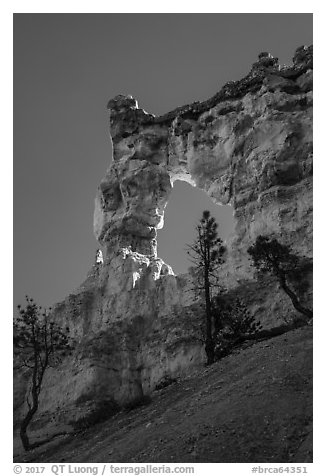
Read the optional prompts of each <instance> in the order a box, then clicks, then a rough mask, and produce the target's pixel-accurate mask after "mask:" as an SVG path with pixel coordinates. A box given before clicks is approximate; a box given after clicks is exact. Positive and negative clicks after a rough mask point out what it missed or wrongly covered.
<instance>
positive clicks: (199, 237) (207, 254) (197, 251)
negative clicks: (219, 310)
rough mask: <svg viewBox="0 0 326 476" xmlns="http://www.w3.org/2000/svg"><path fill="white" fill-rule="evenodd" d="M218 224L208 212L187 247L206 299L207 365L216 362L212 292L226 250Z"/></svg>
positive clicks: (198, 282) (200, 288) (197, 285)
mask: <svg viewBox="0 0 326 476" xmlns="http://www.w3.org/2000/svg"><path fill="white" fill-rule="evenodd" d="M217 226H218V225H217V223H216V221H215V218H213V217H212V216H211V215H210V212H209V211H208V210H205V211H204V212H203V216H202V218H201V220H200V222H199V224H198V225H197V226H196V239H195V241H194V243H193V244H192V245H187V248H188V254H189V256H190V258H191V261H192V262H193V264H194V265H195V270H196V275H197V278H198V281H197V283H196V285H195V286H196V289H197V290H200V291H203V292H204V297H205V320H206V326H205V327H206V335H205V352H206V356H207V365H210V364H212V363H213V362H214V339H213V335H212V326H213V321H212V317H213V316H212V290H213V288H214V287H216V286H218V285H219V284H218V269H219V267H220V265H221V264H222V263H223V262H224V255H225V251H226V248H225V246H224V245H223V242H222V240H221V238H220V237H219V236H218V233H217Z"/></svg>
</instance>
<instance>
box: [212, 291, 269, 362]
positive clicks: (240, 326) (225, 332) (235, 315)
mask: <svg viewBox="0 0 326 476" xmlns="http://www.w3.org/2000/svg"><path fill="white" fill-rule="evenodd" d="M214 318H215V319H216V320H217V324H216V325H215V329H216V332H215V335H214V341H215V352H216V354H217V356H219V357H221V356H223V355H226V354H227V353H228V352H229V351H230V350H231V349H232V347H233V346H234V345H235V344H236V343H237V342H239V341H241V340H243V339H244V338H246V337H249V336H254V335H255V334H257V332H259V331H260V330H261V329H262V325H261V324H260V322H259V321H256V319H255V318H254V316H252V314H251V313H250V312H249V310H248V308H247V306H246V305H245V303H244V302H243V301H242V300H241V299H240V298H236V299H235V300H232V301H231V300H227V299H226V298H225V297H224V296H223V294H222V295H220V296H217V297H216V298H215V299H214Z"/></svg>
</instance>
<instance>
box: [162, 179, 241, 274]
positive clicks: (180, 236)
mask: <svg viewBox="0 0 326 476" xmlns="http://www.w3.org/2000/svg"><path fill="white" fill-rule="evenodd" d="M204 210H209V211H210V212H211V214H212V216H213V217H214V218H215V219H216V222H217V223H218V233H219V236H220V237H221V238H222V240H223V241H225V243H226V244H227V245H228V243H230V241H231V238H232V236H233V233H234V229H235V219H234V216H233V207H232V206H231V205H217V204H215V203H214V202H213V201H212V200H211V199H210V197H209V196H208V195H207V194H206V193H205V192H204V191H203V190H201V189H199V188H197V187H193V186H192V185H190V184H189V183H187V182H184V181H180V180H178V179H177V180H176V181H175V182H174V184H173V189H172V192H171V195H170V198H169V201H168V203H167V206H166V208H165V213H164V226H163V228H162V229H160V230H158V234H157V248H158V249H157V252H158V253H157V254H158V256H159V257H160V258H162V259H163V260H164V261H165V262H166V263H167V264H169V265H170V266H172V268H173V271H174V272H175V273H176V274H183V273H186V272H187V271H188V269H189V267H190V266H191V262H190V260H189V257H188V255H187V252H186V245H187V244H191V243H193V241H194V240H195V226H196V224H197V223H198V222H199V220H200V219H201V217H202V213H203V211H204Z"/></svg>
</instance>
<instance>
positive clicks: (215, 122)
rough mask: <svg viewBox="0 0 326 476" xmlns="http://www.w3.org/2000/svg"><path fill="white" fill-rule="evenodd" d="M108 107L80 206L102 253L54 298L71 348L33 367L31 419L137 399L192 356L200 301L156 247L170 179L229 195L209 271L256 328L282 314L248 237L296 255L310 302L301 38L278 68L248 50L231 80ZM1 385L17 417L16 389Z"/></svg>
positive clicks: (307, 81) (196, 358) (308, 51)
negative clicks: (102, 167) (37, 398)
mask: <svg viewBox="0 0 326 476" xmlns="http://www.w3.org/2000/svg"><path fill="white" fill-rule="evenodd" d="M108 108H109V111H110V132H111V137H112V142H113V150H114V152H113V162H112V165H111V167H110V168H109V170H108V171H107V173H106V174H105V177H104V178H103V180H102V181H101V183H100V186H99V188H98V192H97V196H96V204H95V213H94V232H95V235H96V237H97V239H98V241H99V243H100V246H101V248H102V250H103V256H104V260H103V263H100V262H99V263H96V264H95V265H94V266H93V268H92V269H91V271H90V273H89V275H88V276H87V279H86V281H85V282H84V283H83V284H82V285H81V286H80V288H79V289H78V290H76V291H75V292H74V293H73V294H71V295H69V296H68V297H67V298H66V299H65V301H64V302H62V303H59V304H57V305H56V306H55V308H54V311H53V312H54V318H55V319H56V321H57V322H59V323H61V324H62V325H63V326H69V328H70V331H71V335H72V336H73V337H74V338H75V339H76V341H77V343H78V345H77V347H76V351H75V352H74V354H73V356H72V357H71V358H69V359H66V360H65V361H64V362H63V364H62V366H61V367H60V368H59V369H57V370H51V371H49V372H48V373H47V376H46V381H45V385H44V389H43V391H42V395H41V402H42V406H41V408H40V412H39V415H38V420H36V425H37V424H38V425H39V426H40V425H44V424H45V423H48V422H49V421H50V420H51V421H54V422H56V423H58V424H63V423H65V424H66V423H69V422H76V421H78V420H80V419H81V418H84V417H85V415H89V414H90V413H92V412H94V411H96V408H97V406H98V405H99V404H102V403H103V402H106V403H107V404H108V405H112V406H114V405H116V404H118V405H125V404H127V403H128V402H131V401H134V400H137V399H140V398H143V396H144V395H147V394H149V393H151V392H152V391H153V389H154V388H155V386H156V385H157V384H158V383H159V382H160V381H162V379H164V378H166V377H176V376H179V375H182V374H184V373H186V372H188V371H189V368H190V367H191V366H192V365H196V364H198V363H201V362H203V359H204V352H203V346H202V342H201V341H200V339H199V338H198V336H199V330H198V329H199V326H200V322H201V315H202V307H201V306H202V304H201V302H200V300H198V299H197V298H196V297H195V296H194V293H193V291H192V278H191V275H185V276H175V275H174V273H173V269H172V268H171V266H170V265H169V264H166V263H164V262H163V261H162V260H161V259H160V258H159V257H158V256H157V243H156V237H157V229H159V228H160V227H162V226H163V221H164V208H165V206H166V204H167V201H168V199H169V194H170V192H171V189H172V186H173V182H174V181H175V180H185V181H187V182H189V183H190V184H192V185H193V186H196V187H199V188H201V189H203V190H205V191H206V193H207V194H208V195H209V196H210V197H211V198H212V200H213V201H214V202H215V203H217V204H218V203H223V204H227V203H228V204H230V205H232V207H233V209H234V217H235V220H236V227H235V233H234V236H233V238H232V240H231V242H230V243H228V259H227V262H226V264H225V266H224V268H223V270H222V274H221V279H222V281H223V282H224V284H225V285H226V286H227V287H228V289H230V292H231V293H233V294H234V295H241V296H243V297H244V298H245V300H246V301H247V303H248V306H249V307H250V309H251V311H252V312H253V313H254V314H255V315H256V316H257V317H258V318H259V319H260V320H261V322H262V323H263V324H264V326H265V327H271V326H272V325H275V324H276V323H277V322H279V321H280V320H283V319H284V318H286V317H289V316H291V315H292V314H293V311H292V308H291V304H290V302H289V300H288V298H287V296H284V295H283V294H282V293H281V292H280V291H279V289H278V287H277V285H276V284H275V283H274V282H273V281H272V280H268V279H266V280H262V281H260V282H259V283H257V282H256V281H255V280H254V278H253V274H252V270H251V269H250V267H249V263H248V259H247V253H246V250H247V248H248V246H249V244H250V243H251V242H252V241H253V240H254V239H255V237H256V236H257V235H258V234H265V233H268V234H271V235H273V236H276V237H278V238H279V239H280V240H281V241H282V242H284V243H287V244H290V245H291V247H292V248H293V249H294V250H295V251H296V252H297V253H298V254H299V255H300V256H301V257H302V273H301V275H300V276H298V279H297V283H294V284H295V285H297V286H301V288H304V292H302V293H301V295H302V296H303V298H304V299H305V300H306V301H309V300H310V299H311V270H310V266H311V257H312V236H311V235H312V47H309V48H307V47H301V48H299V49H298V50H297V51H296V53H295V56H294V58H293V65H292V66H289V67H281V66H280V65H279V64H278V61H277V59H276V58H273V57H272V56H271V55H269V54H267V53H262V54H261V55H259V59H258V61H257V62H256V63H254V65H253V66H252V68H251V71H250V72H249V74H248V75H247V76H246V77H245V78H243V79H242V80H240V81H236V82H231V83H228V84H226V85H225V86H224V87H223V88H222V90H221V91H220V92H219V93H217V94H216V95H215V96H214V97H213V98H211V99H209V100H207V101H205V102H203V103H194V104H191V105H189V106H185V107H181V108H178V109H176V110H174V111H172V112H170V113H168V114H166V115H164V116H161V117H155V116H153V115H151V114H148V113H146V112H145V111H144V110H142V109H140V108H138V105H137V102H136V100H135V99H133V98H132V97H131V96H128V97H125V96H117V97H116V98H114V99H112V100H111V101H109V104H108ZM171 264H172V266H173V263H171ZM15 393H16V397H17V398H16V403H15V405H16V410H17V412H16V415H18V416H19V411H20V410H19V409H21V408H22V401H23V396H24V386H23V385H19V384H17V385H15Z"/></svg>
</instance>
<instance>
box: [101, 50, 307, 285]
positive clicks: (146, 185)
mask: <svg viewBox="0 0 326 476" xmlns="http://www.w3.org/2000/svg"><path fill="white" fill-rule="evenodd" d="M311 61H312V50H311V49H310V48H306V47H303V48H301V49H298V50H297V52H296V56H295V57H294V64H293V66H291V67H283V68H281V67H280V66H279V65H278V61H277V59H276V58H273V57H272V56H271V55H269V54H267V53H266V54H265V53H264V54H261V55H260V56H259V60H258V62H257V63H254V65H253V67H252V69H251V71H250V73H249V74H248V75H247V76H246V77H245V78H244V79H242V80H240V81H237V82H231V83H228V84H226V85H225V86H224V88H222V90H221V91H220V92H219V93H217V94H216V95H215V96H214V97H213V98H211V99H209V100H208V101H205V102H203V103H194V104H191V105H189V106H185V107H182V108H178V109H176V110H175V111H172V112H171V113H168V114H166V115H165V116H161V117H155V116H153V115H151V114H148V113H146V112H145V111H144V110H143V109H140V108H139V107H138V104H137V101H136V100H135V99H134V98H132V97H131V96H122V95H119V96H116V97H115V98H114V99H112V100H111V101H109V103H108V109H109V111H110V131H111V137H112V142H113V162H112V165H111V167H110V168H109V170H108V172H107V173H106V175H105V177H104V179H103V180H102V181H101V183H100V186H99V189H98V193H97V197H96V206H95V213H94V231H95V236H96V238H97V239H98V241H99V242H100V244H101V246H102V247H103V249H105V250H106V251H105V254H106V256H107V257H110V256H112V255H114V253H117V252H118V250H119V249H120V250H121V249H126V248H128V249H129V250H130V251H131V252H137V253H140V254H142V255H146V256H148V257H150V258H153V259H156V258H157V242H156V238H157V229H160V228H161V227H162V226H163V222H164V209H165V206H166V204H167V202H168V199H169V196H170V193H171V188H172V184H173V182H174V181H175V180H184V181H186V182H188V183H190V184H191V185H193V186H196V187H199V188H201V189H203V190H204V191H205V192H206V193H207V194H208V195H209V196H210V197H211V199H212V200H213V202H215V203H218V204H228V203H229V204H232V206H233V208H234V215H235V221H236V229H235V240H234V242H233V245H232V249H231V250H230V255H231V259H230V260H229V263H230V272H231V271H232V272H233V273H234V272H235V271H236V273H237V275H238V276H239V275H240V276H241V275H243V276H245V275H246V274H247V272H248V269H247V268H248V266H247V262H246V258H245V251H246V249H247V247H248V246H249V243H250V242H251V241H252V240H253V239H254V238H255V237H256V236H257V235H258V234H264V233H268V234H276V235H282V239H283V241H289V242H291V244H292V245H293V246H294V247H295V248H297V251H299V252H301V253H305V254H307V253H308V254H310V253H311V240H309V236H310V233H311V213H310V211H311V210H310V208H311V170H312V167H311V165H312V116H311V113H312V92H311V88H312V70H311V65H312V63H311ZM298 232H299V235H297V233H298ZM309 243H310V245H309Z"/></svg>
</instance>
